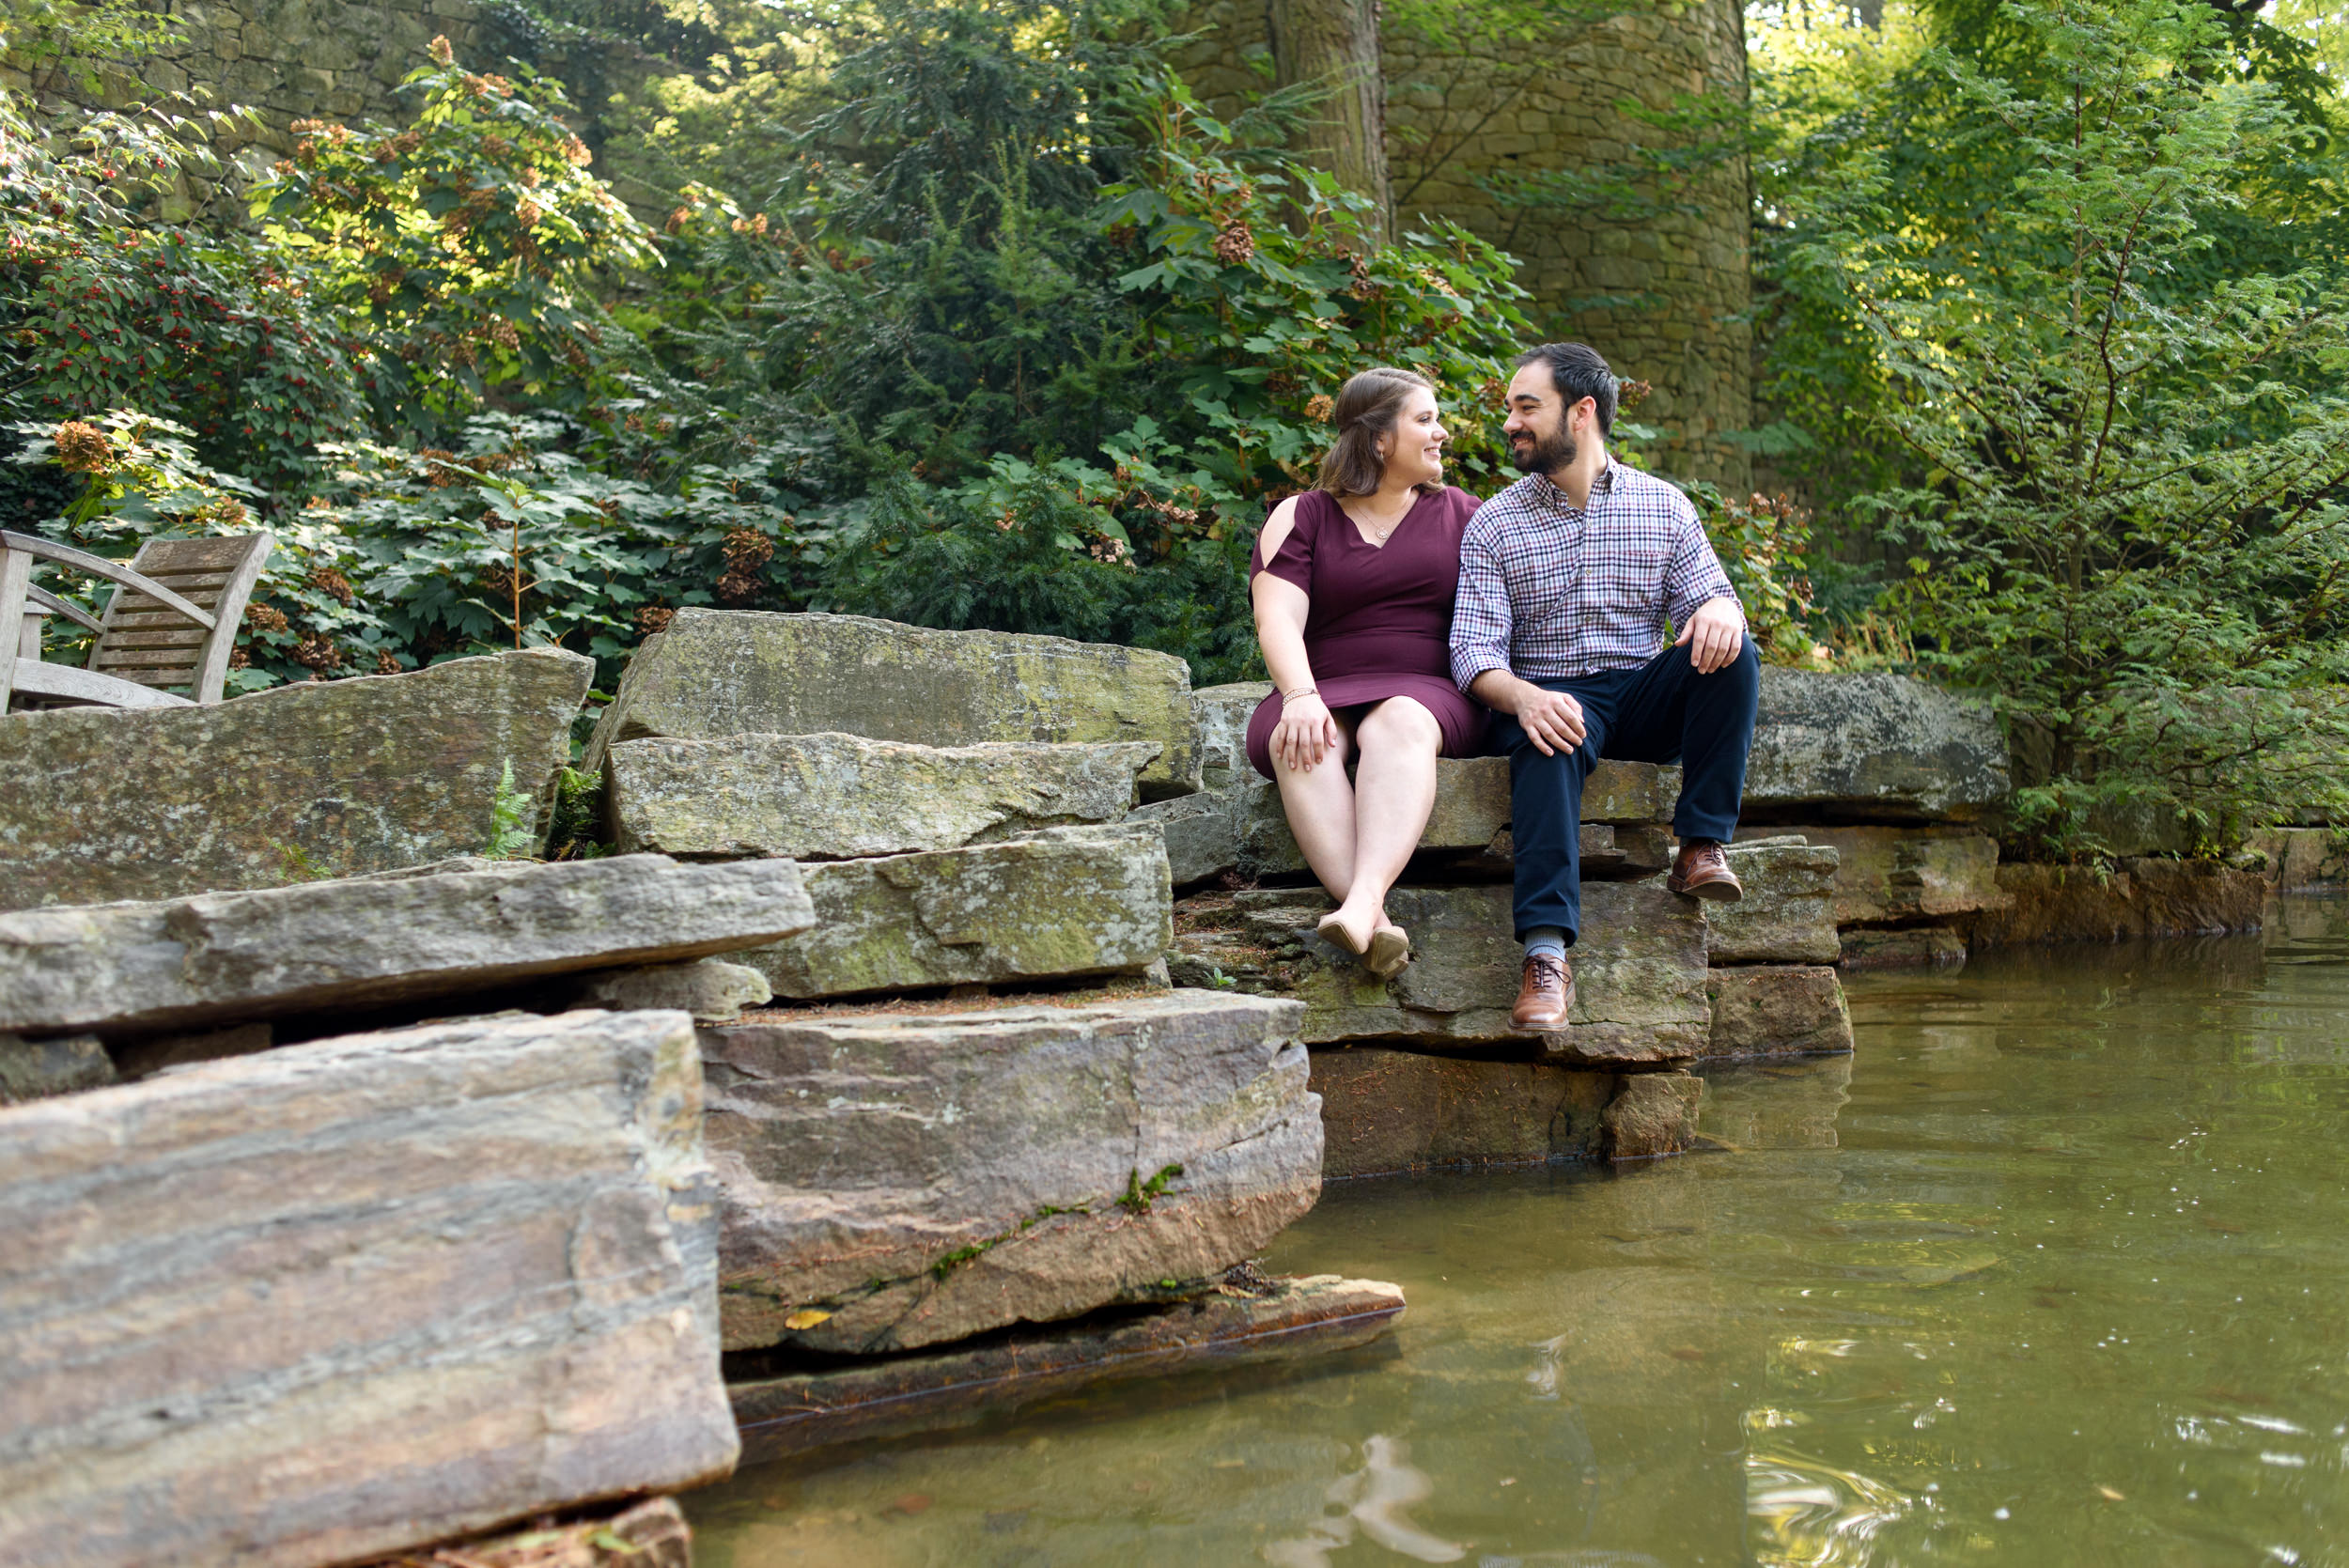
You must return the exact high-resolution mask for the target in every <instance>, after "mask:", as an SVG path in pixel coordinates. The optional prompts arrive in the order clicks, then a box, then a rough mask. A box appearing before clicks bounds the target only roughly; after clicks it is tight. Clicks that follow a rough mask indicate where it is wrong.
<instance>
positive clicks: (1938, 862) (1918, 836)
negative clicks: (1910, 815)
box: [1800, 825, 2006, 925]
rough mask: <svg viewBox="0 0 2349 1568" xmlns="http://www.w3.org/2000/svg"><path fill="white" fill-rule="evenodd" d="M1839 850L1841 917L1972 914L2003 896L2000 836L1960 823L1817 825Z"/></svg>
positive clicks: (1877, 919)
mask: <svg viewBox="0 0 2349 1568" xmlns="http://www.w3.org/2000/svg"><path fill="white" fill-rule="evenodd" d="M1800 831H1801V833H1802V835H1803V837H1804V838H1806V839H1808V840H1809V841H1810V842H1811V843H1812V844H1815V845H1826V846H1829V847H1831V848H1833V849H1834V851H1835V853H1836V857H1837V859H1836V865H1835V924H1838V925H1866V924H1890V923H1891V922H1894V921H1914V920H1920V919H1924V918H1928V917H1934V916H1940V915H1959V914H1971V913H1972V912H1973V911H1974V910H1976V909H1988V908H1997V907H1999V905H2000V904H2002V903H2004V902H2005V898H2006V895H2005V894H2004V893H2000V892H1999V841H1998V840H1997V839H1995V838H1992V837H1990V836H1989V835H1988V834H1986V833H1976V832H1968V831H1966V830H1964V829H1962V828H1916V827H1902V828H1893V827H1885V828H1854V827H1828V828H1819V827H1811V826H1807V825H1806V826H1805V827H1803V828H1802V829H1801V830H1800Z"/></svg>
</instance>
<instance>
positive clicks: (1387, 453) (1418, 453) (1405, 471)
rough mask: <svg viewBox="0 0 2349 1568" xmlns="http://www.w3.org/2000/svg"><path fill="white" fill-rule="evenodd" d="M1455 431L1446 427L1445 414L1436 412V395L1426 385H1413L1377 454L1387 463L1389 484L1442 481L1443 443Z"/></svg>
mask: <svg viewBox="0 0 2349 1568" xmlns="http://www.w3.org/2000/svg"><path fill="white" fill-rule="evenodd" d="M1451 439H1452V433H1451V432H1450V431H1449V430H1446V429H1445V428H1444V427H1443V419H1442V416H1440V415H1439V414H1438V413H1437V412H1436V395H1435V394H1434V393H1432V392H1430V391H1428V390H1427V389H1426V388H1425V387H1423V386H1419V387H1413V388H1412V389H1411V395H1410V396H1409V397H1408V398H1406V399H1405V400H1404V403H1403V409H1402V411H1401V412H1399V413H1397V414H1396V415H1395V416H1394V428H1393V429H1392V431H1390V432H1389V433H1388V434H1387V437H1386V439H1385V440H1384V441H1382V442H1379V451H1378V456H1379V457H1380V458H1382V459H1383V460H1384V461H1385V463H1386V482H1387V483H1388V484H1390V485H1439V484H1441V483H1443V443H1444V442H1447V441H1450V440H1451Z"/></svg>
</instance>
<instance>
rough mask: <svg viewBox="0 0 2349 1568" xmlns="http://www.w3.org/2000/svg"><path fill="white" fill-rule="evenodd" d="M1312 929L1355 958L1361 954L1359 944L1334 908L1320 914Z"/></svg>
mask: <svg viewBox="0 0 2349 1568" xmlns="http://www.w3.org/2000/svg"><path fill="white" fill-rule="evenodd" d="M1314 930H1315V931H1316V932H1318V933H1319V934H1320V935H1321V937H1322V938H1323V939H1326V940H1328V941H1329V942H1330V944H1331V945H1332V946H1334V947H1337V948H1340V949H1343V950H1344V951H1346V952H1347V953H1350V954H1352V955H1354V956H1355V957H1357V958H1360V957H1361V955H1362V946H1361V943H1360V942H1357V941H1356V940H1355V939H1354V933H1353V932H1351V931H1348V930H1347V929H1346V923H1345V922H1344V921H1342V920H1340V919H1338V912H1337V911H1336V910H1335V909H1332V910H1330V912H1329V913H1328V914H1326V915H1324V916H1322V917H1321V919H1320V921H1319V922H1318V923H1316V924H1315V926H1314ZM1374 940H1375V939H1374Z"/></svg>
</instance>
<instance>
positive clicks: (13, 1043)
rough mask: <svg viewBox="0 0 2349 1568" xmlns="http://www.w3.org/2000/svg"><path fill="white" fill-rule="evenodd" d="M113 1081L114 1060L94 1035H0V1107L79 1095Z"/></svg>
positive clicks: (103, 1086) (101, 1087)
mask: <svg viewBox="0 0 2349 1568" xmlns="http://www.w3.org/2000/svg"><path fill="white" fill-rule="evenodd" d="M114 1081H115V1064H114V1059H113V1058H112V1057H110V1056H108V1055H107V1054H106V1048H105V1046H104V1044H103V1043H101V1041H100V1040H99V1038H98V1036H97V1035H95V1034H69V1035H65V1036H63V1037H52V1038H50V1039H47V1040H27V1039H24V1038H23V1037H22V1036H20V1035H15V1034H0V1106H5V1105H22V1104H23V1102H25V1101H26V1100H45V1099H48V1098H50V1097H51V1096H52V1095H55V1094H80V1093H81V1092H82V1091H83V1090H85V1089H103V1088H105V1087H106V1086H107V1085H108V1084H110V1083H112V1082H114Z"/></svg>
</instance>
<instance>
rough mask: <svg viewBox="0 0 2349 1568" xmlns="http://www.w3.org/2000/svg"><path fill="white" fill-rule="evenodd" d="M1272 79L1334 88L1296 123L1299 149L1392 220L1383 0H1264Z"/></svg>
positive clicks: (1379, 219)
mask: <svg viewBox="0 0 2349 1568" xmlns="http://www.w3.org/2000/svg"><path fill="white" fill-rule="evenodd" d="M1265 20H1266V23H1267V24H1268V30H1269V32H1270V34H1271V38H1272V71H1273V82H1274V84H1275V85H1278V86H1283V87H1291V86H1296V85H1299V83H1312V84H1315V85H1318V86H1320V87H1322V88H1324V89H1326V90H1327V91H1328V92H1329V97H1327V98H1325V99H1324V100H1323V101H1321V102H1319V103H1317V104H1315V106H1314V108H1313V111H1312V114H1311V116H1309V117H1308V119H1307V120H1306V121H1305V123H1304V124H1302V125H1300V126H1299V128H1298V134H1297V141H1296V146H1295V150H1296V151H1297V152H1298V153H1299V155H1301V156H1303V157H1304V158H1305V159H1307V160H1308V162H1310V163H1311V164H1312V165H1313V166H1314V167H1315V168H1317V169H1326V170H1328V171H1329V172H1330V173H1331V174H1334V175H1335V176H1337V179H1338V183H1339V184H1341V185H1343V186H1345V187H1346V189H1347V190H1349V191H1359V192H1361V194H1363V195H1366V196H1368V197H1370V198H1371V200H1373V201H1374V202H1376V203H1377V212H1376V213H1375V214H1374V219H1375V221H1374V223H1373V225H1372V229H1373V233H1374V235H1375V236H1376V238H1377V239H1379V240H1382V241H1383V240H1384V239H1385V238H1386V237H1387V230H1388V227H1389V222H1388V218H1389V213H1388V203H1389V202H1390V200H1391V199H1392V198H1391V194H1390V193H1389V191H1388V187H1387V110H1386V78H1385V76H1384V75H1383V73H1382V72H1381V71H1380V70H1379V67H1378V0H1266V4H1265Z"/></svg>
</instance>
